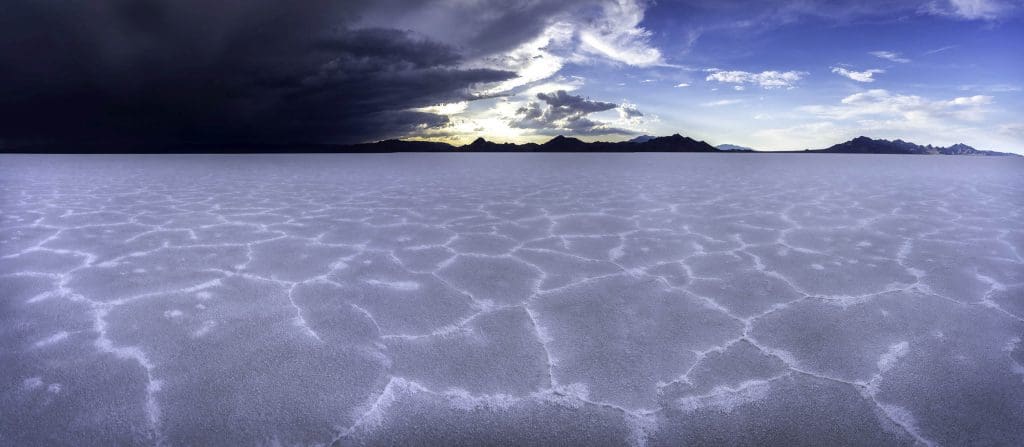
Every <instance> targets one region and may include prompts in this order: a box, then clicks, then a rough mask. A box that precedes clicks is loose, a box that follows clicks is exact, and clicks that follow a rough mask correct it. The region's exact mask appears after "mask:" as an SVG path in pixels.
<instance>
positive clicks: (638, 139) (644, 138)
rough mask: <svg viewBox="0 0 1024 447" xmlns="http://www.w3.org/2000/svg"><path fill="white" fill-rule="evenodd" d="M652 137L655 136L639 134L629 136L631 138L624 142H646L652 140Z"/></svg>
mask: <svg viewBox="0 0 1024 447" xmlns="http://www.w3.org/2000/svg"><path fill="white" fill-rule="evenodd" d="M654 138H655V137H652V136H650V135H640V136H639V137H636V138H631V139H629V140H628V141H626V142H627V143H646V142H648V141H651V140H653V139H654Z"/></svg>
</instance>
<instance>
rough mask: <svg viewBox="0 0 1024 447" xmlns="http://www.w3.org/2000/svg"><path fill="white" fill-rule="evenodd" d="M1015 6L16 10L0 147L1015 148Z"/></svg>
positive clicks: (425, 2)
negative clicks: (682, 142) (638, 143)
mask: <svg viewBox="0 0 1024 447" xmlns="http://www.w3.org/2000/svg"><path fill="white" fill-rule="evenodd" d="M1021 42H1024V0H893V1H879V0H862V1H851V0H832V1H821V2H813V1H808V0H789V1H775V2H772V1H763V0H721V1H693V0H678V1H671V0H660V1H649V0H600V1H597V0H377V1H351V0H345V1H337V0H332V1H328V0H307V1H302V2H296V1H284V0H249V1H245V2H241V1H238V2H236V1H230V2H228V1H225V2H209V1H207V0H92V1H89V2H77V1H76V2H66V1H58V0H9V1H8V2H7V3H6V4H5V8H4V12H3V13H0V145H2V144H5V143H13V144H17V143H24V142H66V143H69V144H74V143H77V142H143V143H146V142H158V143H235V142H237V143H356V142H371V141H378V140H382V139H389V138H403V139H422V140H432V141H444V142H449V143H453V144H466V143H469V142H471V141H472V140H474V139H476V138H477V137H483V138H486V139H488V140H491V141H497V142H517V143H522V142H531V141H532V142H541V141H546V140H548V139H550V138H551V137H553V136H555V135H560V134H561V135H567V136H575V137H578V138H581V139H584V140H587V141H594V140H601V141H620V140H627V139H630V138H633V137H636V136H638V135H644V134H647V135H669V134H673V133H679V134H683V135H687V136H690V137H693V138H697V139H701V140H705V141H708V142H709V143H711V144H715V145H718V144H723V143H730V144H737V145H742V146H747V147H753V148H756V149H760V150H783V149H805V148H823V147H827V146H830V145H832V144H835V143H838V142H842V141H845V140H848V139H850V138H853V137H856V136H859V135H866V136H870V137H874V138H886V139H896V138H900V139H904V140H907V141H912V142H915V143H919V144H935V145H943V146H945V145H950V144H954V143H960V142H963V143H967V144H969V145H972V146H974V147H976V148H979V149H991V150H1002V151H1009V152H1017V153H1024V114H1022V113H1021V112H1022V111H1024V50H1022V48H1024V46H1022V44H1021Z"/></svg>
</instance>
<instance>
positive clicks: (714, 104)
mask: <svg viewBox="0 0 1024 447" xmlns="http://www.w3.org/2000/svg"><path fill="white" fill-rule="evenodd" d="M741 102H743V100H742V99H721V100H718V101H711V102H705V103H703V104H701V105H702V106H704V107H721V106H728V105H733V104H739V103H741Z"/></svg>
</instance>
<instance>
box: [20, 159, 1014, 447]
mask: <svg viewBox="0 0 1024 447" xmlns="http://www.w3.org/2000/svg"><path fill="white" fill-rule="evenodd" d="M1022 172H1024V162H1022V161H1021V160H1017V159H1004V158H1001V159H985V158H966V157H957V158H953V157H948V158H947V157H898V156H842V155H812V156H804V155H795V154H794V155H769V154H763V155H757V156H745V157H737V156H728V155H726V156H723V155H717V154H708V155H704V154H518V155H516V154H403V155H323V156H321V155H316V156H313V155H301V156H245V157H239V156H128V157H125V156H93V157H75V156H3V157H0V211H2V212H0V293H2V296H0V299H2V301H0V302H2V305H3V309H0V334H2V338H0V343H2V348H3V349H0V381H2V386H0V408H2V411H0V445H75V446H81V445H257V444H258V445H264V444H275V445H276V444H280V445H339V446H341V445H450V444H455V445H487V444H517V445H609V444H610V445H634V446H640V445H686V444H698V445H915V444H918V445H966V444H975V445H1022V444H1024V366H1022V365H1024V343H1022V342H1021V340H1022V339H1024V257H1022V253H1024V229H1022V228H1021V225H1020V222H1022V221H1024V219H1022V218H1024V175H1021V174H1022Z"/></svg>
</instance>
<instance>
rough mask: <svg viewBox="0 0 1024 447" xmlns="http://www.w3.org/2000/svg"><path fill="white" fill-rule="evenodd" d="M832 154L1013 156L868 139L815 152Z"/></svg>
mask: <svg viewBox="0 0 1024 447" xmlns="http://www.w3.org/2000/svg"><path fill="white" fill-rule="evenodd" d="M807 152H819V153H833V154H904V155H975V156H978V155H982V156H1007V155H1009V156H1013V155H1016V154H1010V153H1005V152H996V151H984V150H978V149H975V148H973V147H970V146H968V145H966V144H962V143H960V144H954V145H952V146H949V147H939V146H932V145H927V146H921V145H919V144H914V143H910V142H907V141H903V140H892V141H890V140H880V139H879V140H876V139H872V138H868V137H864V136H861V137H857V138H854V139H852V140H850V141H847V142H845V143H839V144H836V145H834V146H831V147H829V148H826V149H819V150H815V151H807Z"/></svg>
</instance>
